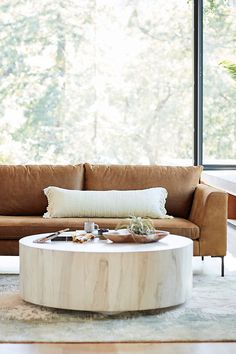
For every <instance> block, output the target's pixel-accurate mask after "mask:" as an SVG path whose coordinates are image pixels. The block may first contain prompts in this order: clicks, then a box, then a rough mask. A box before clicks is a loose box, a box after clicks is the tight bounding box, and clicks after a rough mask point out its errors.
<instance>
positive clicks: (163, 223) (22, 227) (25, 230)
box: [0, 216, 199, 240]
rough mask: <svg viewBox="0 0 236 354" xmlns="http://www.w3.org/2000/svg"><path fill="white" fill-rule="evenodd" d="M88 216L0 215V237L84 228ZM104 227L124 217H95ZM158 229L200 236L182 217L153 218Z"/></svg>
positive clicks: (189, 235)
mask: <svg viewBox="0 0 236 354" xmlns="http://www.w3.org/2000/svg"><path fill="white" fill-rule="evenodd" d="M87 220H88V218H55V219H44V218H43V217H42V216H0V239H1V240H9V239H20V238H21V237H24V236H29V235H34V234H39V233H46V232H54V231H58V230H60V229H64V228H67V227H69V228H70V229H71V230H77V229H83V225H84V222H85V221H87ZM93 221H94V222H95V223H96V224H98V225H99V227H102V228H106V227H107V228H109V229H114V228H115V227H116V226H117V224H118V223H120V222H121V221H124V219H117V218H113V219H112V218H93ZM153 223H154V226H155V228H156V229H160V230H167V231H169V232H170V233H172V234H176V235H180V236H186V237H189V238H191V239H192V240H196V239H198V238H199V228H198V226H197V225H195V224H194V223H192V222H191V221H188V220H185V219H182V218H173V219H153Z"/></svg>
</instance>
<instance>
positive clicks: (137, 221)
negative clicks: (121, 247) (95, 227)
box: [103, 216, 169, 243]
mask: <svg viewBox="0 0 236 354" xmlns="http://www.w3.org/2000/svg"><path fill="white" fill-rule="evenodd" d="M167 235H169V232H168V231H161V230H155V228H154V226H153V223H152V221H151V220H150V219H148V218H141V217H139V216H138V217H136V216H132V217H131V218H129V219H128V220H127V223H124V224H119V225H118V226H117V228H116V230H114V231H109V232H104V233H103V236H104V237H105V238H107V239H109V240H111V241H113V242H120V243H122V242H136V243H149V242H155V241H159V240H161V239H162V238H164V237H166V236H167Z"/></svg>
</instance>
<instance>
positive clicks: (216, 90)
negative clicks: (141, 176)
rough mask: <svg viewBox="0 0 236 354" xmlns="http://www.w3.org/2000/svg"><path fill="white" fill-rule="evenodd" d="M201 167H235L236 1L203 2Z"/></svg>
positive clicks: (217, 0) (216, 0)
mask: <svg viewBox="0 0 236 354" xmlns="http://www.w3.org/2000/svg"><path fill="white" fill-rule="evenodd" d="M203 58H204V61H203V68H204V76H203V102H204V105H203V163H204V164H205V165H207V164H213V165H233V164H234V165H235V164H236V1H234V0H228V1H225V0H215V1H207V0H205V1H204V7H203Z"/></svg>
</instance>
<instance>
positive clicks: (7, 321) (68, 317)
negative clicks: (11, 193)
mask: <svg viewBox="0 0 236 354" xmlns="http://www.w3.org/2000/svg"><path fill="white" fill-rule="evenodd" d="M227 340H229V341H230V340H236V277H235V276H226V277H225V278H221V277H219V276H217V275H210V276H209V275H196V276H194V287H193V294H192V298H191V299H190V300H189V301H187V302H186V304H184V305H181V306H176V307H174V308H171V309H168V310H161V311H157V310H156V311H144V312H136V313H122V314H118V315H110V316H105V315H102V314H96V313H89V312H80V311H64V310H56V309H50V308H46V307H41V306H35V305H32V304H29V303H26V302H24V301H23V300H22V299H21V298H20V296H19V276H17V275H0V342H8V341H15V342H17V341H25V342H28V341H29V342H35V341H36V342H113V341H114V342H129V341H144V342H145V341H160V342H165V341H167V342H168V341H227Z"/></svg>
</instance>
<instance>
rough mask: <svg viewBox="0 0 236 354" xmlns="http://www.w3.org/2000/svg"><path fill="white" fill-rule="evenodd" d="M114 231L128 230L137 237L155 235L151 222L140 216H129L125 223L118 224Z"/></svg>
mask: <svg viewBox="0 0 236 354" xmlns="http://www.w3.org/2000/svg"><path fill="white" fill-rule="evenodd" d="M116 229H128V230H129V231H130V232H131V233H134V234H137V235H150V234H153V233H155V228H154V226H153V223H152V221H151V220H150V219H148V218H142V217H140V216H131V217H130V218H129V219H127V222H126V223H123V224H118V225H117V227H116Z"/></svg>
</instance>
